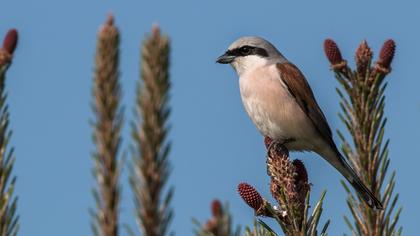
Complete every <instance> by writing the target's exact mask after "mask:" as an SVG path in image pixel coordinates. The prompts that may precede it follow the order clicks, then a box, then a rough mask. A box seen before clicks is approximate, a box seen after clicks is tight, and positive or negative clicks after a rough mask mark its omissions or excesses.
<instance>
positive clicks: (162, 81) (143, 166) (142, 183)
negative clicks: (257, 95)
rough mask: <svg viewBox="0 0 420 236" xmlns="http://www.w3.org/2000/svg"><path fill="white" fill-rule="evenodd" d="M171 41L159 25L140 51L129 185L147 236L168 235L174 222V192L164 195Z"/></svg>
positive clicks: (167, 148)
mask: <svg viewBox="0 0 420 236" xmlns="http://www.w3.org/2000/svg"><path fill="white" fill-rule="evenodd" d="M169 52H170V43H169V38H168V37H167V36H165V35H161V33H160V30H159V28H158V27H157V26H154V27H153V29H152V34H151V36H149V37H148V38H147V39H146V40H145V41H144V42H143V46H142V51H141V59H142V64H141V80H142V83H139V84H138V88H137V101H136V103H137V106H136V115H137V117H138V120H137V121H136V122H134V123H133V128H132V138H133V141H134V152H133V169H132V171H131V175H130V184H131V187H132V189H133V192H134V203H135V206H136V217H137V223H138V225H139V228H140V230H141V231H142V232H143V235H145V236H162V235H166V233H167V231H168V227H169V223H170V221H171V219H172V214H173V213H172V210H171V209H170V206H169V204H170V201H171V198H172V194H173V189H169V191H168V192H166V193H164V187H165V184H166V182H167V180H168V177H169V174H170V165H169V159H168V156H169V152H170V147H171V145H170V143H169V142H168V141H167V133H168V124H167V121H168V117H169V114H170V109H169V107H168V100H169V88H170V80H169Z"/></svg>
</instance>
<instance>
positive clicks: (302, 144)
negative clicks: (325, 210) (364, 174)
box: [216, 36, 383, 209]
mask: <svg viewBox="0 0 420 236" xmlns="http://www.w3.org/2000/svg"><path fill="white" fill-rule="evenodd" d="M216 62H217V63H220V64H230V65H231V66H232V67H233V69H234V70H235V71H236V73H237V75H238V76H239V90H240V94H241V99H242V103H243V105H244V107H245V110H246V112H247V113H248V115H249V117H250V118H251V120H252V122H253V123H254V124H255V126H256V127H257V129H258V130H259V131H260V133H261V134H262V135H263V136H264V137H269V138H270V139H272V140H274V141H276V142H278V143H281V144H282V145H283V146H284V147H286V148H287V149H288V150H289V151H299V152H304V151H309V152H315V153H317V154H318V155H320V156H321V157H322V158H324V159H325V160H326V161H327V162H329V163H330V164H331V165H332V166H333V167H334V168H335V169H337V170H338V171H339V172H340V173H341V174H342V175H343V176H344V177H345V178H346V179H347V181H348V182H349V183H350V184H351V185H352V186H353V188H354V189H355V190H356V192H357V193H358V194H359V196H361V198H362V199H363V200H364V201H365V202H366V203H367V205H368V206H369V207H370V208H372V209H383V206H382V203H381V201H380V200H378V199H377V198H376V197H375V195H374V194H373V193H372V191H371V190H370V189H369V188H368V187H367V186H366V185H365V184H364V183H363V182H362V181H361V179H360V178H359V177H358V175H357V174H356V172H355V171H354V170H353V168H352V167H351V166H350V165H349V164H348V163H347V161H346V160H345V159H344V157H343V156H342V155H341V154H340V151H339V150H338V148H337V146H336V144H335V143H334V140H333V135H332V132H331V129H330V126H329V125H328V122H327V119H326V118H325V115H324V113H323V112H322V110H321V108H320V107H319V105H318V103H317V101H316V99H315V96H314V93H313V92H312V89H311V87H310V86H309V83H308V82H307V80H306V79H305V76H304V75H303V73H302V72H301V71H300V70H299V69H298V67H296V66H295V65H294V64H293V63H291V62H290V61H289V60H287V59H286V58H285V57H284V56H283V55H282V54H281V53H280V52H279V51H278V50H277V48H276V47H275V46H274V45H273V44H271V43H270V42H269V41H267V40H265V39H264V38H261V37H257V36H246V37H241V38H239V39H237V40H236V41H234V42H233V43H232V44H231V45H230V46H229V47H228V49H227V51H226V52H225V53H224V54H223V55H221V56H220V57H218V58H217V60H216Z"/></svg>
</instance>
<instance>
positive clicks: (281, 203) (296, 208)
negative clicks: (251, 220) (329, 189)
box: [238, 138, 329, 236]
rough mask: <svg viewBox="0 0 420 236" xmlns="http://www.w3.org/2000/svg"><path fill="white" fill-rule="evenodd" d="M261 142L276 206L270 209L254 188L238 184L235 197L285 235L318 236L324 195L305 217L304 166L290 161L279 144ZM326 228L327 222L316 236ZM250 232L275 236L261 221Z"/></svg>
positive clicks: (269, 141) (306, 175)
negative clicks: (266, 154) (265, 147)
mask: <svg viewBox="0 0 420 236" xmlns="http://www.w3.org/2000/svg"><path fill="white" fill-rule="evenodd" d="M264 141H265V143H266V146H267V148H268V149H269V150H268V160H267V170H268V171H267V172H268V175H269V176H270V177H271V184H270V190H271V194H272V195H273V197H274V199H276V201H277V204H278V206H272V205H271V204H270V203H269V202H268V201H267V200H265V199H264V198H262V197H261V195H260V194H259V193H258V192H257V190H255V188H254V187H252V186H251V185H249V184H247V183H241V184H239V186H238V192H239V195H240V196H241V198H242V199H243V200H244V201H245V202H246V203H247V204H248V206H250V207H251V208H253V209H254V212H255V215H256V216H265V217H271V218H274V219H275V220H276V222H277V223H278V224H279V225H280V227H281V229H282V230H283V233H284V234H285V235H287V236H316V235H318V225H319V219H320V217H321V213H322V210H323V209H322V204H323V200H324V197H325V192H324V193H323V194H322V196H321V198H320V200H319V201H318V203H317V204H316V205H315V207H314V209H313V212H312V214H311V215H310V216H309V214H308V210H309V208H310V205H309V196H310V185H309V182H308V174H307V172H306V168H305V166H304V165H303V163H302V161H300V160H294V161H291V160H290V159H289V152H288V150H287V149H286V148H285V147H284V146H283V145H281V144H280V143H277V142H275V143H273V141H272V140H271V139H269V138H266V139H265V140H264ZM328 225H329V221H327V222H326V224H325V225H324V227H323V228H322V229H321V231H320V233H319V235H326V231H327V228H328ZM246 232H247V234H251V232H252V231H251V230H246ZM253 232H254V235H256V236H257V235H276V233H275V232H274V231H273V230H272V229H271V228H270V227H269V226H268V225H267V224H265V223H264V222H263V221H262V220H259V221H258V227H254V230H253ZM251 235H252V234H251Z"/></svg>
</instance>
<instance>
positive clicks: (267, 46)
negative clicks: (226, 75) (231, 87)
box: [216, 36, 285, 75]
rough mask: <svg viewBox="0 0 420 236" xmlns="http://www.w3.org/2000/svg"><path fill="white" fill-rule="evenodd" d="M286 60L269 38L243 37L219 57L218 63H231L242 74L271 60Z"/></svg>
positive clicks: (276, 61)
mask: <svg viewBox="0 0 420 236" xmlns="http://www.w3.org/2000/svg"><path fill="white" fill-rule="evenodd" d="M281 60H285V59H284V57H283V56H282V55H281V53H280V52H279V51H277V49H276V48H275V47H274V46H273V45H272V44H271V43H270V42H268V41H267V40H265V39H263V38H261V37H255V36H249V37H242V38H239V39H238V40H236V41H235V42H233V43H232V44H231V45H230V46H229V48H228V50H227V51H226V52H225V53H224V54H223V55H221V56H220V57H218V58H217V61H216V62H217V63H220V64H231V65H232V67H233V68H234V69H235V70H236V72H237V73H238V74H239V75H241V74H242V73H244V72H246V71H247V70H251V69H252V68H255V67H258V66H263V65H266V64H268V63H270V62H275V63H278V62H281Z"/></svg>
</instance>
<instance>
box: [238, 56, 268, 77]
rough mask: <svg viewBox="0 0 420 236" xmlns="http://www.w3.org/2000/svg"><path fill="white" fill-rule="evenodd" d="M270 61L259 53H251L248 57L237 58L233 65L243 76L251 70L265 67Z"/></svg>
mask: <svg viewBox="0 0 420 236" xmlns="http://www.w3.org/2000/svg"><path fill="white" fill-rule="evenodd" d="M268 63H269V60H267V58H264V57H260V56H257V55H249V56H246V57H237V58H235V60H234V61H233V62H232V63H231V65H232V67H233V69H235V71H236V73H238V75H239V76H241V75H243V74H245V73H247V72H249V71H253V70H254V69H256V68H259V67H263V66H265V65H267V64H268Z"/></svg>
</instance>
